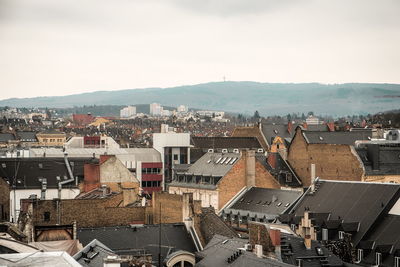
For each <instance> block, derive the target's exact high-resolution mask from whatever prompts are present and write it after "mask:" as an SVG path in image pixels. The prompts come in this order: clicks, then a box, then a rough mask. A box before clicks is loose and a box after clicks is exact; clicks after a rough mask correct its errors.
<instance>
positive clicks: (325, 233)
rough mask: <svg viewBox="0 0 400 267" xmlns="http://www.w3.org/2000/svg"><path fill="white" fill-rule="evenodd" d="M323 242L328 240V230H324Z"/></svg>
mask: <svg viewBox="0 0 400 267" xmlns="http://www.w3.org/2000/svg"><path fill="white" fill-rule="evenodd" d="M322 240H324V241H326V240H328V229H326V228H322Z"/></svg>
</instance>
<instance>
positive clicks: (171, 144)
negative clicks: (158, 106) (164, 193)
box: [153, 125, 191, 188]
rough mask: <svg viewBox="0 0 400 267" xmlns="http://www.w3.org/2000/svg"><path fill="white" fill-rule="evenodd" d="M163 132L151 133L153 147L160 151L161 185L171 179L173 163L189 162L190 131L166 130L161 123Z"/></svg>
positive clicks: (166, 127)
mask: <svg viewBox="0 0 400 267" xmlns="http://www.w3.org/2000/svg"><path fill="white" fill-rule="evenodd" d="M161 128H162V129H163V132H161V133H153V148H154V149H155V150H157V151H158V152H160V154H161V160H162V163H163V169H164V173H163V187H164V188H165V182H166V181H167V182H169V181H171V179H172V167H173V166H174V165H175V164H189V163H190V147H191V145H190V133H176V132H170V131H168V126H165V125H161Z"/></svg>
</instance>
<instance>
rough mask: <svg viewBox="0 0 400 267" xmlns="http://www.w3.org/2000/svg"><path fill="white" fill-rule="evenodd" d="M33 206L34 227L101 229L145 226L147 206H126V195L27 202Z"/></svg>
mask: <svg viewBox="0 0 400 267" xmlns="http://www.w3.org/2000/svg"><path fill="white" fill-rule="evenodd" d="M25 201H30V202H31V205H32V207H33V208H32V224H33V225H41V226H45V225H55V224H57V223H58V224H61V225H69V224H72V223H73V222H74V221H76V222H77V226H78V227H101V226H116V225H127V224H130V223H133V222H141V223H143V222H144V220H145V207H123V206H122V203H123V195H122V194H118V195H115V196H113V197H109V198H106V199H67V200H61V201H58V200H25Z"/></svg>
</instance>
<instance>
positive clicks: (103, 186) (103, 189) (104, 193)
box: [101, 184, 108, 197]
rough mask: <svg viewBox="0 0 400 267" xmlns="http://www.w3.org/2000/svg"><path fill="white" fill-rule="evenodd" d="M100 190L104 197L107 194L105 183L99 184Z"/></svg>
mask: <svg viewBox="0 0 400 267" xmlns="http://www.w3.org/2000/svg"><path fill="white" fill-rule="evenodd" d="M101 191H102V192H103V194H102V196H103V197H105V196H107V194H108V187H107V185H105V184H102V185H101Z"/></svg>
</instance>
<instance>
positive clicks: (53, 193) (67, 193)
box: [10, 188, 80, 222]
mask: <svg viewBox="0 0 400 267" xmlns="http://www.w3.org/2000/svg"><path fill="white" fill-rule="evenodd" d="M79 193H80V190H79V189H77V188H73V189H69V188H65V189H62V190H61V199H74V198H75V197H76V196H78V195H79ZM30 195H37V198H38V199H40V195H41V190H40V189H18V190H16V194H15V196H16V202H15V203H16V207H15V208H16V210H17V214H16V216H15V214H14V190H11V191H10V221H11V220H12V218H15V219H14V222H16V219H18V215H19V211H20V209H21V205H20V204H21V199H26V198H29V196H30ZM54 198H58V189H47V190H46V200H51V199H54Z"/></svg>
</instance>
